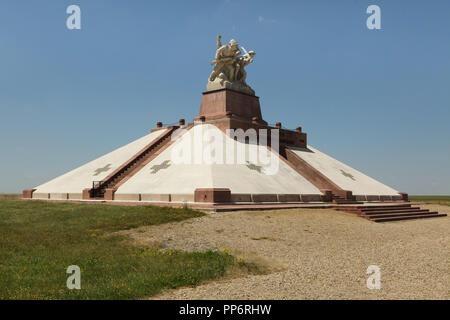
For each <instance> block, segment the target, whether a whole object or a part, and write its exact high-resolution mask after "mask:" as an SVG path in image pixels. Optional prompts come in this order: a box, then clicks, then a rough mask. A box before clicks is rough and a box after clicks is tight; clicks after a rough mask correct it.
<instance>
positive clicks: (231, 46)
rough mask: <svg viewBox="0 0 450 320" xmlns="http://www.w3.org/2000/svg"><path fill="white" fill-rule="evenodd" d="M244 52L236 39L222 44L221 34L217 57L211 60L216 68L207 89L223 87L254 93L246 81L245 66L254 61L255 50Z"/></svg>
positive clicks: (218, 41)
mask: <svg viewBox="0 0 450 320" xmlns="http://www.w3.org/2000/svg"><path fill="white" fill-rule="evenodd" d="M242 49H243V50H244V52H245V54H244V55H242V56H241V54H242V52H241V51H240V50H239V46H238V43H237V42H236V40H234V39H231V40H230V42H229V43H228V44H226V45H222V43H221V36H220V35H219V36H218V37H217V51H216V59H215V60H213V61H212V62H211V64H212V65H214V69H213V71H212V72H211V75H210V76H209V79H208V84H207V86H206V90H207V91H213V90H219V89H223V88H228V89H232V90H235V91H240V92H244V93H247V94H251V95H254V94H255V92H254V91H253V90H252V89H251V88H250V86H248V85H247V84H246V82H245V80H246V77H247V72H246V71H245V70H244V67H245V66H247V65H248V64H250V63H251V62H253V57H254V56H255V52H254V51H249V52H247V51H246V50H245V49H244V48H242Z"/></svg>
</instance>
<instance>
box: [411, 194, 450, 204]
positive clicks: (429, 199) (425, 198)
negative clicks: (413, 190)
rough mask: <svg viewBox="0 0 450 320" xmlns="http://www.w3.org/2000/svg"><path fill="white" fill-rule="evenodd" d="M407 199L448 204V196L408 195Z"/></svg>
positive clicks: (449, 200) (449, 198)
mask: <svg viewBox="0 0 450 320" xmlns="http://www.w3.org/2000/svg"><path fill="white" fill-rule="evenodd" d="M409 200H410V201H415V202H425V203H430V204H440V205H444V206H450V196H409Z"/></svg>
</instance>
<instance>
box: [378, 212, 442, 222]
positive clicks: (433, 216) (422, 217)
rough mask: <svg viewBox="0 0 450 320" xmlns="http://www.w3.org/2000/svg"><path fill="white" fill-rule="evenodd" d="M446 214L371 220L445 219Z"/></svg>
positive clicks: (435, 213)
mask: <svg viewBox="0 0 450 320" xmlns="http://www.w3.org/2000/svg"><path fill="white" fill-rule="evenodd" d="M446 216H447V215H446V214H439V213H437V212H434V213H431V212H430V213H429V214H424V215H416V216H410V217H388V218H378V219H371V221H374V222H389V221H400V220H412V219H426V218H438V217H446Z"/></svg>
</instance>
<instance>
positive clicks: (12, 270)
mask: <svg viewBox="0 0 450 320" xmlns="http://www.w3.org/2000/svg"><path fill="white" fill-rule="evenodd" d="M202 215H203V213H201V212H198V211H193V210H189V209H173V208H159V207H151V206H134V207H127V206H113V205H92V204H91V205H88V204H86V205H85V204H68V203H47V202H38V201H0V299H135V298H144V297H147V296H151V295H154V294H157V293H159V292H160V291H161V290H162V289H165V288H175V287H180V286H189V285H196V284H198V283H200V282H202V281H204V280H208V279H213V278H217V277H221V276H224V275H225V274H226V273H227V272H228V271H229V270H230V269H235V268H238V269H239V268H244V267H245V266H244V264H242V263H237V262H236V261H235V258H234V257H232V256H230V255H228V254H227V253H225V252H211V251H209V252H203V253H200V252H198V253H195V252H194V253H187V252H179V251H163V250H159V249H157V248H144V247H137V246H135V245H132V244H131V242H130V241H126V240H127V238H125V237H124V236H118V235H111V232H113V231H117V230H124V229H130V228H135V227H138V226H143V225H155V224H162V223H167V222H173V221H181V220H185V219H189V218H192V217H198V216H202ZM70 265H78V266H79V267H80V268H81V290H69V289H67V286H66V281H67V277H69V276H70V275H69V274H67V273H66V269H67V267H69V266H70Z"/></svg>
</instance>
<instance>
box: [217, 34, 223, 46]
mask: <svg viewBox="0 0 450 320" xmlns="http://www.w3.org/2000/svg"><path fill="white" fill-rule="evenodd" d="M220 39H222V36H221V35H220V34H219V35H218V36H217V49H219V48H220V47H221V46H222V42H221V41H220Z"/></svg>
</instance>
